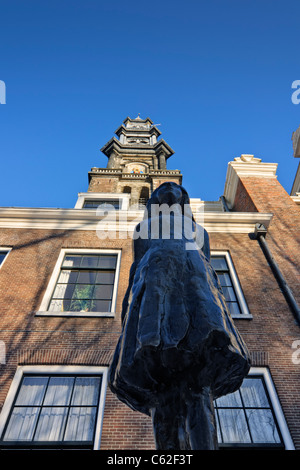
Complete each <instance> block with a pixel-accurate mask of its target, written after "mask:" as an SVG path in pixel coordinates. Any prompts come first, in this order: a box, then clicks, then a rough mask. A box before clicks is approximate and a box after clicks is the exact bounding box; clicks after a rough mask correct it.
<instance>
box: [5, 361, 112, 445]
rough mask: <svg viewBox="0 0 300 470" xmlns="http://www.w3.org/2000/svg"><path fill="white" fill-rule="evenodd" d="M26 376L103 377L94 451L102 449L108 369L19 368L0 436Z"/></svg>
mask: <svg viewBox="0 0 300 470" xmlns="http://www.w3.org/2000/svg"><path fill="white" fill-rule="evenodd" d="M25 374H49V375H52V374H64V375H67V374H68V375H75V374H79V375H80V374H87V375H88V374H96V375H102V382H101V392H100V398H99V405H98V416H97V421H96V430H95V439H94V448H93V450H99V449H100V443H101V434H102V424H103V415H104V406H105V397H106V390H107V374H108V367H104V366H73V365H71V366H66V365H56V366H48V365H38V366H37V365H35V366H31V365H30V366H18V368H17V370H16V373H15V376H14V378H13V380H12V383H11V385H10V388H9V391H8V394H7V397H6V400H5V402H4V405H3V408H2V411H1V414H0V436H2V433H3V431H4V427H5V424H6V422H7V419H8V417H9V414H10V411H11V409H12V406H13V404H14V400H15V397H16V394H17V391H18V389H19V386H20V384H21V380H22V378H23V376H24V375H25Z"/></svg>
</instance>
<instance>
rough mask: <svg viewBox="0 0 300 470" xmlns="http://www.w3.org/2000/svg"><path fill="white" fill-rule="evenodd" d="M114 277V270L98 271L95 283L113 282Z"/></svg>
mask: <svg viewBox="0 0 300 470" xmlns="http://www.w3.org/2000/svg"><path fill="white" fill-rule="evenodd" d="M114 279H115V272H114V271H101V272H98V274H97V278H96V284H113V283H114Z"/></svg>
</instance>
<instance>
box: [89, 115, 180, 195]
mask: <svg viewBox="0 0 300 470" xmlns="http://www.w3.org/2000/svg"><path fill="white" fill-rule="evenodd" d="M115 134H116V136H117V137H115V136H114V137H112V139H110V140H109V141H108V142H107V143H106V144H105V145H104V146H103V147H102V149H101V152H103V153H104V155H106V157H107V159H108V161H107V166H106V168H92V169H91V171H90V172H89V188H88V192H89V193H97V194H103V193H104V194H107V193H110V194H111V195H112V194H113V193H114V194H116V195H119V194H127V195H130V204H138V203H141V204H145V203H146V202H147V200H148V199H149V197H150V196H151V193H152V192H153V191H154V190H155V189H156V188H157V187H158V186H159V185H160V184H162V183H164V182H166V181H174V182H175V183H177V184H181V182H182V175H181V173H180V171H179V170H168V169H167V161H168V159H169V158H170V157H171V156H172V155H173V154H174V151H173V150H172V148H171V147H170V146H169V145H168V144H167V143H166V142H165V141H164V140H163V139H159V137H160V135H161V132H160V131H159V129H158V128H157V127H156V125H155V124H153V122H152V121H151V119H149V118H146V119H141V118H140V116H138V117H136V118H135V119H131V118H129V117H127V118H126V119H125V120H124V121H123V123H122V124H121V126H120V127H118V129H117V130H116V131H115Z"/></svg>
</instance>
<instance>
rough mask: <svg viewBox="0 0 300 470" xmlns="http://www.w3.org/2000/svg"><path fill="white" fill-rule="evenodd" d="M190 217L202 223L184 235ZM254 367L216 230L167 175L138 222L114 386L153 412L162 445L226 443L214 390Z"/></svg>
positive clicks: (233, 385) (231, 385)
mask: <svg viewBox="0 0 300 470" xmlns="http://www.w3.org/2000/svg"><path fill="white" fill-rule="evenodd" d="M162 205H163V206H162ZM157 207H159V208H162V207H164V208H166V207H169V208H171V209H172V211H169V213H165V214H164V213H163V212H159V211H157ZM166 216H168V218H169V220H168V224H167V227H168V228H169V229H170V234H169V236H165V237H164V236H163V234H162V232H163V224H164V217H166ZM185 222H189V223H190V227H191V228H192V233H191V231H189V230H187V231H186V230H184V229H183V230H182V231H181V235H180V236H178V233H179V230H178V228H180V226H182V227H183V226H184V225H185ZM187 225H188V224H187ZM145 229H146V230H145ZM186 232H188V233H186ZM145 233H146V234H147V236H145ZM199 240H200V244H199ZM197 243H198V246H195V244H197ZM199 245H200V246H199ZM191 246H192V249H191ZM249 367H250V362H249V355H248V352H247V348H246V346H245V344H244V342H243V340H242V338H241V337H240V335H239V333H238V331H237V330H236V328H235V326H234V324H233V321H232V319H231V316H230V314H229V311H228V309H227V306H226V302H225V298H224V296H223V294H222V291H221V287H220V284H219V281H218V278H217V275H216V273H215V271H214V270H213V268H212V266H211V264H210V248H209V238H208V234H207V232H206V231H205V230H204V229H203V228H202V227H201V226H199V225H197V224H196V223H195V221H194V218H193V215H192V212H191V210H190V206H189V197H188V194H187V192H186V190H185V189H184V188H183V187H182V186H179V185H177V184H175V183H164V184H162V185H161V186H159V187H158V188H157V189H156V190H155V191H154V192H153V194H152V197H151V199H150V200H149V201H148V203H147V207H146V211H145V217H144V220H143V221H142V222H141V223H140V224H138V225H137V227H136V230H135V234H134V262H133V264H132V267H131V271H130V279H129V285H128V289H127V292H126V295H125V297H124V301H123V309H122V334H121V336H120V338H119V342H118V345H117V348H116V351H115V354H114V358H113V361H112V364H111V366H110V371H109V386H110V388H111V390H112V391H113V392H114V393H115V394H116V395H117V396H118V398H119V399H120V400H121V401H122V402H124V403H126V404H127V405H128V406H129V407H131V408H132V409H133V410H136V411H140V412H142V413H145V414H147V415H149V416H151V417H152V420H153V429H154V436H155V442H156V448H157V449H162V450H177V449H181V450H189V449H191V450H199V449H217V448H218V447H217V438H216V427H215V418H214V407H213V399H215V398H217V397H220V396H222V395H225V394H227V393H231V392H234V391H235V390H237V389H238V388H239V387H240V385H241V383H242V381H243V379H244V377H245V376H246V375H247V373H248V371H249Z"/></svg>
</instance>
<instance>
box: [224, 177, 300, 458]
mask: <svg viewBox="0 0 300 470" xmlns="http://www.w3.org/2000/svg"><path fill="white" fill-rule="evenodd" d="M253 209H254V210H257V211H259V212H265V213H273V219H272V222H271V224H270V227H269V230H268V234H267V236H266V241H267V243H268V246H269V248H270V250H271V253H272V256H273V258H274V259H275V261H276V262H277V264H278V266H279V268H280V270H281V272H282V274H283V276H284V277H285V279H286V281H287V283H288V285H289V287H290V289H291V290H292V292H293V294H294V297H295V298H296V300H297V302H298V305H300V289H299V286H300V207H299V206H297V204H296V203H295V202H294V201H293V200H292V199H291V198H290V196H289V195H288V193H287V192H286V191H285V190H284V188H283V187H282V186H281V184H280V183H279V182H278V180H277V179H276V178H257V177H243V178H241V182H240V184H239V185H238V190H237V195H236V198H235V205H234V210H238V211H248V210H250V211H251V210H253ZM236 249H237V250H240V249H241V250H242V251H241V252H240V254H239V255H237V254H235V250H236ZM231 252H232V254H233V259H234V262H235V264H236V267H237V271H238V274H239V278H240V280H241V282H242V284H243V290H244V292H245V295H246V298H247V301H248V304H249V307H250V311H251V313H252V314H253V320H252V321H251V323H250V324H249V326H248V327H246V326H245V325H243V324H241V332H242V333H243V336H244V337H245V339H246V340H247V342H248V344H249V345H250V348H251V350H253V351H254V350H259V351H260V350H261V351H266V352H267V356H266V357H267V365H268V367H269V369H270V372H271V374H272V378H273V380H274V382H275V386H276V389H277V392H278V395H279V399H280V402H281V405H282V408H283V411H284V414H285V417H286V419H287V422H288V426H289V429H290V431H291V434H292V438H293V440H294V444H295V446H296V448H297V449H299V448H300V426H299V423H300V395H299V388H300V365H297V364H294V363H293V361H292V353H293V352H294V349H292V343H293V341H295V340H299V339H300V328H299V326H298V325H297V323H296V321H295V319H294V316H293V313H292V312H291V310H290V308H289V306H288V304H287V301H286V299H285V297H284V295H283V293H282V292H281V289H280V287H279V285H278V283H277V281H276V279H275V277H274V274H273V273H272V271H271V268H270V267H269V265H268V263H267V261H266V259H265V257H264V255H263V252H262V250H261V248H260V246H259V244H258V242H257V241H255V240H250V239H249V240H248V243H247V247H246V246H244V249H243V248H242V245H235V244H234V245H233V244H231ZM240 323H241V322H240V321H239V322H238V325H239V324H240Z"/></svg>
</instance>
